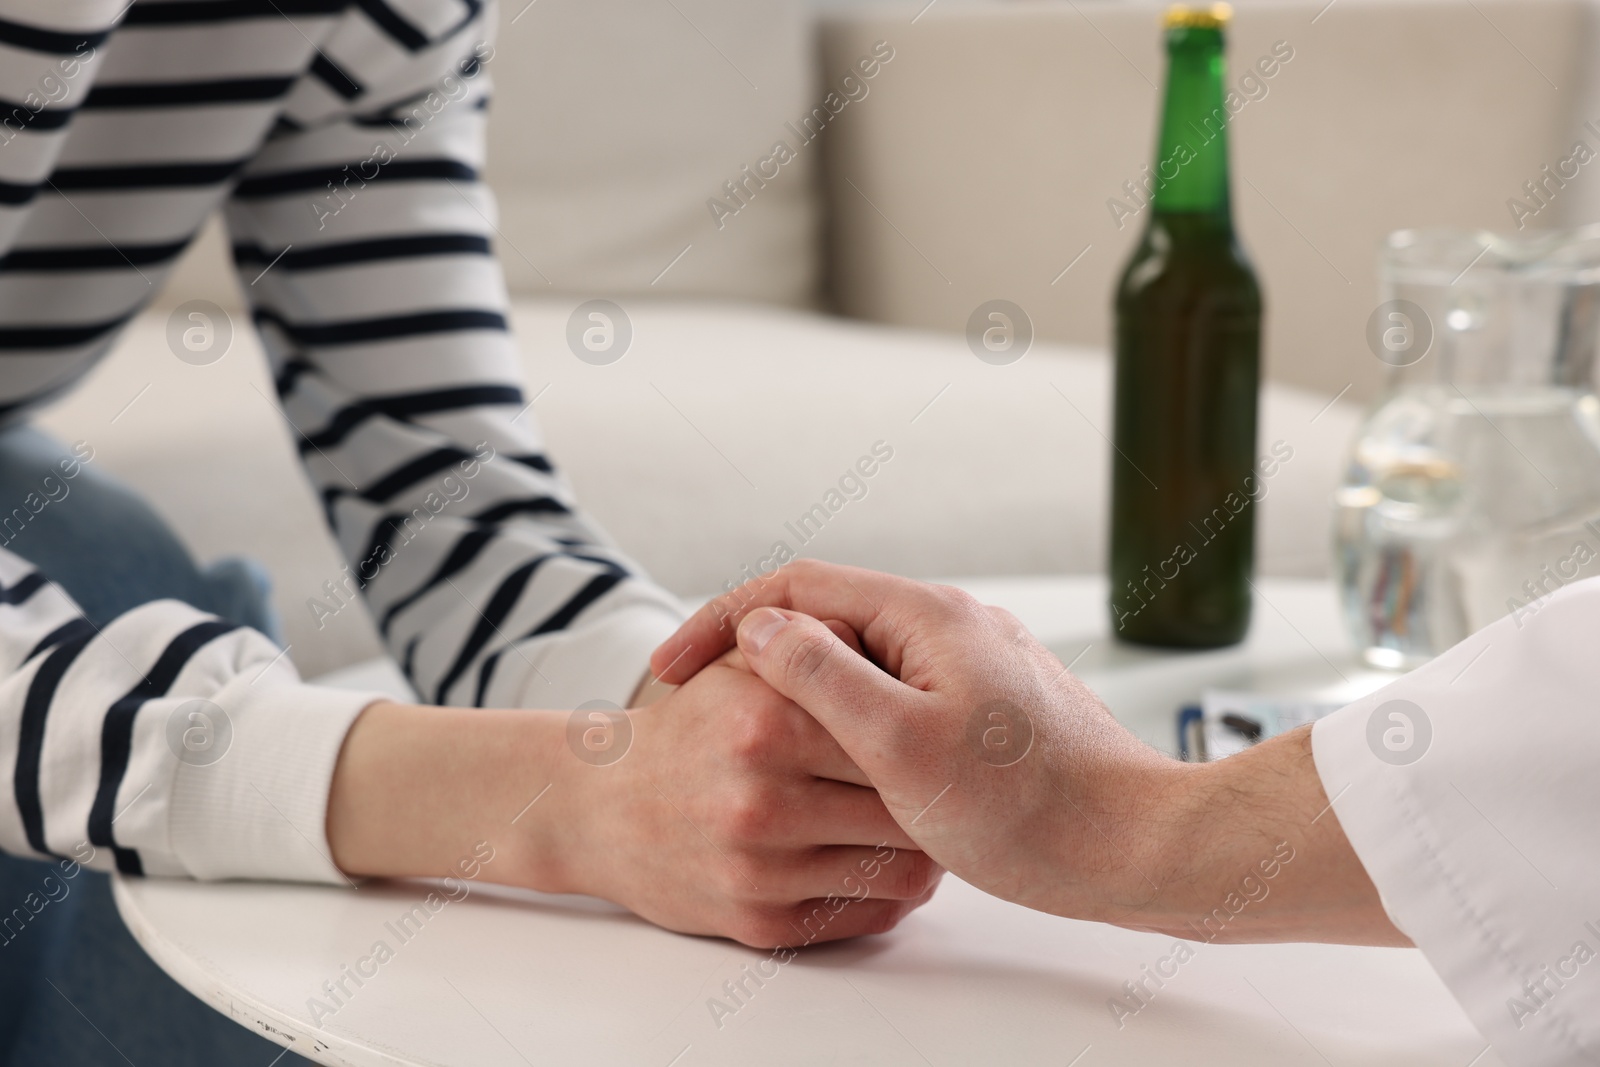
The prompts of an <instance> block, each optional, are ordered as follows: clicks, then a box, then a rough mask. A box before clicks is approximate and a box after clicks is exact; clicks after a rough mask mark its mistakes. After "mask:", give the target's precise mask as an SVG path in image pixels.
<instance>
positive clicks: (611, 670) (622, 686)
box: [490, 597, 687, 708]
mask: <svg viewBox="0 0 1600 1067" xmlns="http://www.w3.org/2000/svg"><path fill="white" fill-rule="evenodd" d="M686 617H687V615H686V613H685V612H684V611H683V610H682V608H681V607H679V606H677V605H676V604H669V603H666V602H665V597H662V598H661V599H660V600H642V601H639V602H637V603H634V604H630V605H628V606H627V607H624V608H620V609H618V610H616V611H612V612H610V613H609V614H606V615H603V616H600V617H599V618H597V619H595V620H594V621H593V622H587V623H580V624H579V625H577V626H575V627H573V628H572V629H570V630H565V631H563V632H561V633H559V634H552V635H545V636H542V637H541V638H540V639H539V646H538V658H537V660H536V661H535V664H534V666H535V667H536V668H537V669H536V670H529V671H527V672H526V674H525V675H524V676H523V680H522V685H521V689H520V691H519V692H518V693H516V694H515V695H514V697H513V706H514V707H519V708H576V707H578V706H580V705H582V704H585V703H587V702H589V701H591V700H604V701H608V702H610V703H612V704H615V705H616V706H617V707H619V708H625V707H627V706H628V701H629V698H631V697H632V696H633V694H634V691H635V690H636V689H638V687H639V683H640V682H642V681H644V678H645V673H646V671H647V670H648V669H649V665H650V653H652V652H654V651H655V649H656V646H657V645H659V644H661V642H663V641H665V640H666V639H667V638H668V637H671V636H672V634H673V631H675V630H677V628H678V627H679V626H680V625H681V624H682V623H683V620H684V619H685V618H686ZM490 703H493V701H490Z"/></svg>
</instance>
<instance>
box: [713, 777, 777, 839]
mask: <svg viewBox="0 0 1600 1067" xmlns="http://www.w3.org/2000/svg"><path fill="white" fill-rule="evenodd" d="M778 814H779V806H778V802H777V797H776V796H775V794H774V791H773V790H772V789H771V788H769V787H767V786H764V785H759V784H747V785H743V786H740V787H738V788H737V789H735V790H734V792H733V795H732V796H731V797H730V798H729V799H728V802H727V804H726V805H725V806H724V809H723V813H722V831H723V835H724V836H725V837H726V838H728V839H729V840H730V841H732V842H733V843H734V844H736V845H744V844H759V843H760V842H763V841H766V840H768V839H769V838H770V837H771V833H772V830H773V828H774V826H775V824H776V822H777V818H778Z"/></svg>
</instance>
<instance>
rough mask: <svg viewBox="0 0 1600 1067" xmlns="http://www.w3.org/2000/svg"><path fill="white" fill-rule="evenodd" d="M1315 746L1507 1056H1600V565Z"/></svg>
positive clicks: (1408, 910) (1342, 717)
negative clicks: (1599, 572)
mask: <svg viewBox="0 0 1600 1067" xmlns="http://www.w3.org/2000/svg"><path fill="white" fill-rule="evenodd" d="M1397 701H1404V702H1409V704H1407V703H1396V702H1397ZM1419 709H1420V712H1419ZM1430 735H1431V736H1430ZM1312 751H1313V754H1314V756H1315V759H1316V765H1317V772H1318V774H1319V775H1320V776H1321V779H1322V784H1323V786H1324V787H1325V788H1326V789H1327V792H1328V796H1329V797H1330V798H1331V799H1332V801H1333V810H1334V812H1335V814H1337V816H1338V818H1339V822H1340V824H1341V825H1342V826H1343V828H1344V831H1345V834H1346V835H1347V836H1348V837H1349V839H1350V843H1351V844H1352V845H1353V846H1354V848H1355V852H1356V855H1357V856H1359V857H1360V859H1361V862H1362V864H1364V865H1365V867H1366V869H1367V872H1368V874H1370V875H1371V877H1372V881H1373V883H1374V884H1375V885H1376V886H1377V888H1378V892H1379V893H1380V894H1381V895H1382V897H1383V902H1384V906H1385V908H1387V910H1388V913H1389V915H1390V917H1391V918H1392V919H1393V920H1394V923H1395V925H1396V926H1398V927H1399V928H1400V929H1401V930H1403V931H1405V933H1406V934H1407V936H1409V937H1410V938H1411V939H1412V941H1414V942H1415V943H1416V944H1417V947H1418V948H1420V949H1421V950H1422V952H1423V954H1424V955H1425V956H1426V957H1427V959H1428V962H1429V963H1431V964H1432V965H1433V967H1434V969H1435V970H1437V971H1438V973H1439V975H1440V977H1441V978H1443V979H1444V982H1445V984H1446V985H1447V986H1449V988H1450V990H1451V992H1452V993H1454V994H1455V996H1456V998H1457V999H1458V1000H1459V1001H1460V1002H1461V1004H1462V1006H1463V1007H1465V1009H1466V1011H1467V1013H1468V1015H1469V1016H1471V1018H1472V1020H1473V1022H1474V1023H1475V1024H1476V1025H1477V1027H1478V1029H1479V1031H1480V1032H1481V1033H1482V1034H1483V1035H1484V1037H1485V1038H1487V1039H1488V1040H1489V1041H1490V1042H1492V1043H1493V1045H1494V1048H1495V1050H1496V1051H1497V1052H1498V1053H1499V1054H1500V1056H1501V1057H1503V1058H1504V1059H1505V1061H1506V1062H1507V1063H1510V1064H1515V1065H1519V1067H1520V1065H1539V1067H1548V1065H1553V1064H1573V1063H1586V1064H1587V1063H1600V579H1594V580H1590V581H1586V582H1581V583H1578V584H1575V585H1571V586H1567V587H1565V588H1563V589H1560V590H1559V591H1557V592H1556V593H1554V594H1553V595H1551V596H1549V597H1548V598H1547V599H1545V600H1544V601H1543V602H1541V603H1539V604H1538V605H1537V607H1536V610H1534V611H1532V612H1529V611H1527V610H1523V611H1519V612H1517V613H1516V615H1515V616H1511V615H1508V616H1506V617H1505V618H1503V619H1501V620H1499V621H1498V622H1496V623H1494V624H1493V625H1491V626H1488V627H1486V628H1485V629H1483V630H1481V631H1480V632H1478V633H1477V634H1474V635H1473V636H1472V637H1470V638H1468V639H1467V640H1465V641H1463V642H1461V644H1459V645H1457V646H1456V647H1455V648H1452V649H1451V650H1450V651H1448V652H1446V653H1445V654H1444V655H1442V656H1440V657H1438V658H1437V659H1435V660H1433V661H1432V662H1430V663H1428V664H1426V665H1424V666H1422V667H1420V668H1418V669H1417V670H1415V671H1413V672H1412V673H1410V674H1408V675H1406V676H1405V677H1403V678H1401V679H1399V680H1398V681H1396V682H1394V683H1392V684H1391V685H1389V686H1386V687H1385V688H1384V689H1382V690H1379V691H1378V692H1376V693H1373V694H1372V695H1371V696H1368V697H1366V698H1364V699H1362V700H1359V701H1357V702H1356V703H1354V704H1352V705H1350V706H1349V707H1347V708H1342V709H1340V710H1339V711H1338V712H1335V713H1334V714H1333V715H1331V716H1329V717H1328V718H1326V719H1323V720H1322V721H1321V722H1319V723H1317V725H1316V727H1315V728H1314V729H1313V732H1312Z"/></svg>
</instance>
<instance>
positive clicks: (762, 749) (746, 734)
mask: <svg viewBox="0 0 1600 1067" xmlns="http://www.w3.org/2000/svg"><path fill="white" fill-rule="evenodd" d="M784 732H785V731H784V729H783V725H782V723H781V721H780V720H779V718H778V716H776V715H774V714H773V713H772V709H771V707H770V706H769V705H766V704H761V703H755V704H750V705H746V706H745V708H744V709H743V710H742V711H741V712H740V714H739V715H738V716H737V717H736V719H735V721H734V723H733V727H732V730H731V731H730V732H729V734H728V756H729V758H730V759H731V760H732V762H733V763H734V764H735V765H736V766H740V767H743V768H745V769H751V768H757V767H764V766H766V765H767V764H768V762H770V760H771V759H772V757H773V756H774V755H775V754H776V753H777V752H778V750H779V749H780V747H781V746H782V744H783V739H784V737H783V735H784Z"/></svg>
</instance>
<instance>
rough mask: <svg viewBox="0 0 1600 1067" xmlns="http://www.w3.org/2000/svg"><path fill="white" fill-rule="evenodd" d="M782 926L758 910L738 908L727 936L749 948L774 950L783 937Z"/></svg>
mask: <svg viewBox="0 0 1600 1067" xmlns="http://www.w3.org/2000/svg"><path fill="white" fill-rule="evenodd" d="M782 928H783V924H782V923H779V922H776V921H775V920H774V919H773V918H772V916H771V915H769V914H767V913H766V912H764V911H762V910H761V909H759V908H754V907H750V908H739V909H737V910H736V911H735V912H734V915H733V919H732V921H731V922H730V923H729V927H728V931H727V932H728V936H729V937H731V938H733V939H734V940H735V941H737V942H739V943H740V944H742V945H748V946H749V947H750V948H776V947H777V946H778V945H780V944H782V943H783V942H784V940H785V937H784V935H783V934H782V933H780V932H779V931H780V929H782Z"/></svg>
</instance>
